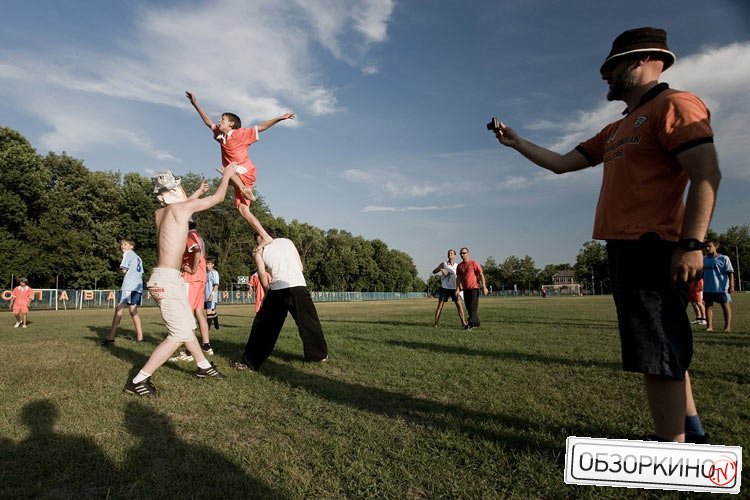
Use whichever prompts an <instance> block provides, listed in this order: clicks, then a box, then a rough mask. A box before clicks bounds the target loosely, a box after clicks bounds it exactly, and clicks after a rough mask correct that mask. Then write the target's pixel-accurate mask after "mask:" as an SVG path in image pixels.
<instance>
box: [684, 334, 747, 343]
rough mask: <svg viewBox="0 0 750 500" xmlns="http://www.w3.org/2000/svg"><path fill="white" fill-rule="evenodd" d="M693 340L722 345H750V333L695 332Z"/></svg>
mask: <svg viewBox="0 0 750 500" xmlns="http://www.w3.org/2000/svg"><path fill="white" fill-rule="evenodd" d="M709 335H710V336H709ZM693 342H695V343H697V344H705V345H710V346H721V347H750V335H744V334H736V333H724V332H709V333H708V334H706V332H701V333H700V334H699V335H695V332H694V333H693Z"/></svg>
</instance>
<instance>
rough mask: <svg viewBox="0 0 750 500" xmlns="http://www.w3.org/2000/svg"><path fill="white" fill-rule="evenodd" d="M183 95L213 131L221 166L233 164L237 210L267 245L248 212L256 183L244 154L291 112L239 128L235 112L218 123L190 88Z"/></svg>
mask: <svg viewBox="0 0 750 500" xmlns="http://www.w3.org/2000/svg"><path fill="white" fill-rule="evenodd" d="M185 95H186V96H187V98H188V99H189V100H190V104H192V105H193V107H194V108H195V110H196V111H197V112H198V114H199V115H200V117H201V119H202V120H203V123H205V124H206V126H207V127H208V128H210V129H211V131H212V132H213V134H214V139H215V140H216V141H217V142H218V143H219V146H220V147H221V163H222V165H223V166H224V167H226V166H227V165H229V164H230V163H236V164H237V165H238V167H237V174H235V175H233V176H232V179H231V182H232V185H233V186H234V202H235V205H236V206H237V210H239V212H240V215H242V217H243V218H244V219H245V220H246V221H247V223H248V224H250V227H252V228H253V231H255V233H256V234H258V235H260V237H261V239H262V242H261V246H264V245H267V244H268V243H270V242H271V240H272V238H271V237H270V236H269V235H268V233H267V232H266V230H265V229H263V226H262V225H261V224H260V222H259V221H258V218H257V217H255V215H253V213H252V212H250V204H251V203H252V202H253V201H255V195H254V194H253V187H254V186H255V171H256V169H255V165H253V163H252V162H251V161H250V157H249V156H248V155H247V148H248V147H250V145H251V144H253V143H254V142H256V141H258V139H259V134H260V133H261V132H263V131H265V130H268V129H269V128H270V127H272V126H274V125H276V124H277V123H279V122H281V121H284V120H292V119H294V117H295V115H294V113H285V114H283V115H281V116H279V117H276V118H271V119H270V120H266V121H264V122H261V123H259V124H258V125H255V126H253V127H250V128H242V121H241V120H240V117H239V116H237V115H235V114H234V113H224V114H222V115H221V120H219V123H218V125H217V124H215V123H214V122H213V121H211V118H209V116H208V115H207V114H206V113H205V112H204V111H203V110H202V109H201V107H200V106H199V105H198V101H197V100H196V98H195V95H194V94H193V93H191V92H189V91H186V92H185Z"/></svg>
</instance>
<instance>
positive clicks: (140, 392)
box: [123, 377, 156, 396]
mask: <svg viewBox="0 0 750 500" xmlns="http://www.w3.org/2000/svg"><path fill="white" fill-rule="evenodd" d="M123 390H124V391H125V392H127V393H128V394H135V395H136V396H156V387H154V384H152V383H151V377H148V378H147V379H146V380H142V381H141V382H138V383H137V384H134V383H133V381H132V380H128V382H127V383H126V384H125V389H123Z"/></svg>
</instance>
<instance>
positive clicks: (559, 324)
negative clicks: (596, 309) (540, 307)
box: [504, 317, 617, 332]
mask: <svg viewBox="0 0 750 500" xmlns="http://www.w3.org/2000/svg"><path fill="white" fill-rule="evenodd" d="M504 322H505V323H512V324H514V325H544V326H551V327H555V328H568V329H570V328H576V329H580V330H597V331H599V330H602V329H610V330H613V331H614V332H617V320H616V319H613V320H602V319H597V320H581V319H578V318H571V319H567V318H555V319H542V318H535V317H519V318H515V317H513V318H505V319H504Z"/></svg>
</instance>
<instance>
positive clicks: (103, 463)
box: [0, 400, 117, 498]
mask: <svg viewBox="0 0 750 500" xmlns="http://www.w3.org/2000/svg"><path fill="white" fill-rule="evenodd" d="M58 416H59V415H58V410H57V406H55V404H54V403H52V402H51V401H49V400H38V401H33V402H31V403H29V404H27V405H26V406H25V407H24V408H23V411H22V412H21V420H22V422H23V424H24V425H25V426H26V427H28V429H29V437H27V438H26V439H24V440H23V441H21V442H19V443H18V444H13V443H12V442H11V441H9V440H2V441H0V446H1V448H0V498H50V497H54V498H105V497H107V496H108V493H109V491H110V489H111V488H112V487H113V486H115V484H116V482H117V475H116V469H115V466H114V464H113V463H112V461H111V460H110V459H109V457H107V456H106V454H105V453H104V452H103V451H102V450H101V449H99V447H98V446H97V445H96V444H95V443H94V442H93V441H92V440H91V439H88V438H85V437H81V436H71V435H66V434H61V433H58V432H55V430H54V426H55V422H56V421H57V419H58Z"/></svg>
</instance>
